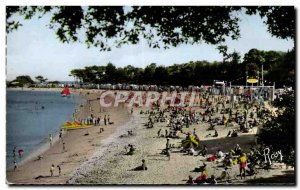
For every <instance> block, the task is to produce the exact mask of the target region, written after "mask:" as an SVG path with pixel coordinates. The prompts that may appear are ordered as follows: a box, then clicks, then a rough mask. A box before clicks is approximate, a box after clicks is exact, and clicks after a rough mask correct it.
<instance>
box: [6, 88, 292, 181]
mask: <svg viewBox="0 0 300 190" xmlns="http://www.w3.org/2000/svg"><path fill="white" fill-rule="evenodd" d="M73 92H75V93H79V94H80V95H81V96H83V97H84V98H86V99H87V100H91V101H90V105H91V108H90V106H89V105H88V104H87V105H84V106H83V107H80V109H79V112H78V113H77V115H76V117H77V118H80V117H86V116H88V115H89V114H90V113H91V111H92V113H93V114H94V115H96V116H100V115H101V116H102V117H103V115H104V114H106V115H107V114H109V115H110V116H111V120H112V121H114V124H113V125H109V126H104V132H103V133H99V126H95V127H91V128H89V129H88V131H89V135H88V136H84V134H85V133H86V131H87V130H86V129H78V130H71V131H69V132H67V133H66V134H65V136H64V140H65V142H66V147H67V152H63V150H62V144H61V143H60V142H56V143H55V144H54V145H53V147H51V148H50V149H48V150H47V151H46V152H44V153H43V154H42V156H43V157H44V158H43V159H42V160H39V161H35V160H30V161H28V162H27V163H25V164H24V165H22V166H20V167H19V168H18V171H12V170H10V171H7V181H8V183H11V184H78V185H79V184H185V183H186V181H187V179H188V176H189V175H191V176H192V177H193V178H195V177H197V176H198V175H199V172H194V171H193V170H194V168H195V167H199V166H200V165H202V164H203V162H205V163H206V164H207V170H208V174H209V176H210V175H215V176H220V175H221V173H222V171H224V169H223V168H222V167H219V166H217V165H218V164H219V163H218V160H217V161H214V162H207V161H206V158H207V157H202V156H191V155H186V154H183V153H182V152H180V151H179V150H180V149H176V148H174V149H172V151H171V159H170V160H168V158H167V157H166V156H165V155H162V154H160V153H161V151H162V150H163V149H164V148H165V144H166V138H164V137H158V136H157V131H158V130H159V129H161V130H162V133H164V131H165V129H167V130H169V128H168V127H167V124H166V122H161V123H156V124H155V127H153V128H146V127H145V126H144V124H145V123H146V122H147V121H148V115H145V114H140V111H141V110H144V111H145V110H147V109H146V108H134V110H133V114H132V115H131V114H130V113H129V111H128V110H127V108H126V107H124V106H120V107H118V108H114V109H113V108H110V109H108V108H107V109H106V110H103V109H100V107H99V103H98V102H97V101H94V100H97V97H99V95H100V93H101V91H99V90H76V91H73ZM193 109H194V110H195V111H197V112H203V111H204V110H203V109H202V108H193ZM103 111H104V112H103ZM219 115H220V114H219ZM101 127H103V123H102V126H101ZM208 127H209V123H207V122H200V123H199V124H195V125H191V126H190V127H189V128H183V133H181V134H180V138H179V139H171V140H170V143H171V144H173V145H174V146H175V147H179V146H180V145H181V140H182V139H184V138H185V134H184V133H187V132H190V133H193V130H194V128H195V130H196V134H197V135H198V136H199V138H200V140H201V142H200V146H202V145H203V144H206V145H207V146H208V154H214V153H215V152H216V151H217V150H218V149H221V150H222V151H224V152H228V151H230V150H231V149H233V147H234V146H235V145H236V144H239V145H240V146H241V147H242V149H243V150H244V151H246V152H247V151H249V150H250V148H251V146H252V145H254V144H255V142H256V138H255V134H256V133H257V127H255V128H253V129H252V131H251V132H249V133H245V134H243V133H240V134H239V137H235V138H231V137H226V135H227V133H228V131H229V130H233V129H236V130H237V129H239V127H238V126H237V125H233V126H229V127H225V126H224V125H223V126H217V130H218V133H219V136H218V137H212V135H209V134H213V133H214V131H211V130H210V131H209V130H207V129H208ZM128 130H132V131H133V136H127V135H126V134H127V131H128ZM208 135H209V136H208ZM128 144H133V145H135V147H136V151H135V154H134V155H131V156H129V155H126V151H125V149H124V146H126V145H128ZM142 159H145V160H146V163H147V166H148V170H147V171H133V169H134V168H135V167H137V166H139V165H141V160H142ZM52 164H54V165H55V166H56V165H61V168H62V175H61V176H58V171H57V168H56V169H55V172H54V174H55V175H54V176H53V177H51V176H50V171H49V170H50V167H51V165H52ZM229 173H230V179H229V180H227V181H220V182H219V183H221V184H222V183H223V184H227V183H229V182H230V184H246V183H254V182H255V183H256V184H259V183H264V184H265V183H267V182H266V181H264V180H265V179H273V178H274V180H275V182H276V183H277V184H281V181H280V180H279V179H280V178H282V176H285V177H286V174H288V175H290V178H289V179H291V180H292V179H293V177H294V169H292V168H288V169H286V168H285V167H283V165H279V166H274V167H273V168H272V170H268V171H267V170H263V169H262V170H259V171H258V173H257V174H256V175H254V176H251V177H247V178H246V180H241V179H240V178H239V177H236V176H237V175H238V174H239V168H238V165H235V166H234V167H233V168H232V169H231V170H230V172H229ZM251 180H252V181H251ZM273 182H274V181H273ZM283 183H284V184H286V183H288V180H285V181H283Z"/></svg>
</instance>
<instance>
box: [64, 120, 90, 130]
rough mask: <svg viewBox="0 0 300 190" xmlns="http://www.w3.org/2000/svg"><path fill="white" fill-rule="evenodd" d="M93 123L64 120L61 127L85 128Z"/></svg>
mask: <svg viewBox="0 0 300 190" xmlns="http://www.w3.org/2000/svg"><path fill="white" fill-rule="evenodd" d="M92 126H93V125H86V124H81V123H79V122H66V123H65V124H63V125H62V129H68V130H71V129H86V128H89V127H92Z"/></svg>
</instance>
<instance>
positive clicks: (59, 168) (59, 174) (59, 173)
mask: <svg viewBox="0 0 300 190" xmlns="http://www.w3.org/2000/svg"><path fill="white" fill-rule="evenodd" d="M57 168H58V176H61V167H60V165H57Z"/></svg>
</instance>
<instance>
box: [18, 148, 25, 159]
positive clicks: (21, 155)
mask: <svg viewBox="0 0 300 190" xmlns="http://www.w3.org/2000/svg"><path fill="white" fill-rule="evenodd" d="M18 153H19V158H22V157H23V154H24V150H23V149H19V150H18Z"/></svg>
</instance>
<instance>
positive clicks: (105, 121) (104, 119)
mask: <svg viewBox="0 0 300 190" xmlns="http://www.w3.org/2000/svg"><path fill="white" fill-rule="evenodd" d="M104 125H106V115H104Z"/></svg>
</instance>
